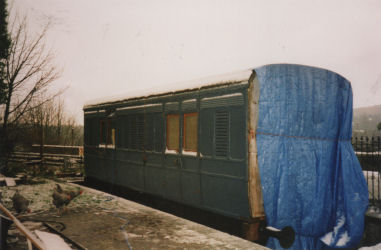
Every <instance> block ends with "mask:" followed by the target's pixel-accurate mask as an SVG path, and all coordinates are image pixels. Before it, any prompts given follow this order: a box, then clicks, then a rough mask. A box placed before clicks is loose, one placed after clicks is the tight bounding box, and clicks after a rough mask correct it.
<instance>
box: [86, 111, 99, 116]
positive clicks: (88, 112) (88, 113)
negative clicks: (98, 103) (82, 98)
mask: <svg viewBox="0 0 381 250" xmlns="http://www.w3.org/2000/svg"><path fill="white" fill-rule="evenodd" d="M96 113H98V111H97V110H95V111H86V112H85V115H90V114H96Z"/></svg>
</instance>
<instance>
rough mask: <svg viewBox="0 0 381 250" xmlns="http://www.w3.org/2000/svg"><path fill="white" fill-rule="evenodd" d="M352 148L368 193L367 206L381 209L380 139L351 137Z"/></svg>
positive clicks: (378, 137)
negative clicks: (362, 173)
mask: <svg viewBox="0 0 381 250" xmlns="http://www.w3.org/2000/svg"><path fill="white" fill-rule="evenodd" d="M352 146H353V149H354V150H355V152H356V155H357V158H358V159H359V161H360V164H361V167H362V170H363V172H364V176H365V179H366V182H367V184H368V191H369V203H370V204H369V205H370V206H376V207H379V208H380V207H381V192H380V191H381V186H380V184H381V179H380V178H381V176H380V175H381V137H380V136H377V137H365V136H361V137H353V138H352Z"/></svg>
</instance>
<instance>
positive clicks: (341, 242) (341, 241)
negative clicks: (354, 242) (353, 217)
mask: <svg viewBox="0 0 381 250" xmlns="http://www.w3.org/2000/svg"><path fill="white" fill-rule="evenodd" d="M350 239H351V238H350V237H349V236H348V232H347V231H345V232H344V233H343V234H342V235H341V237H340V239H339V240H338V241H337V244H336V245H337V246H338V247H343V246H345V245H346V244H347V243H348V242H349V240H350Z"/></svg>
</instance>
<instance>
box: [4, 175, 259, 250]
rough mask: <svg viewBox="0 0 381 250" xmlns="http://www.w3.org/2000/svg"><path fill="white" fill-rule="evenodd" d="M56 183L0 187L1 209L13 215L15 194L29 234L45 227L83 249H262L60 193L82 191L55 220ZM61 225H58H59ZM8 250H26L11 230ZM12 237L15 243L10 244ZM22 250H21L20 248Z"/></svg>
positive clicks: (107, 200) (97, 195)
mask: <svg viewBox="0 0 381 250" xmlns="http://www.w3.org/2000/svg"><path fill="white" fill-rule="evenodd" d="M55 184H56V182H54V181H51V180H44V183H40V184H34V185H18V186H17V187H11V188H9V187H1V188H0V191H1V192H2V194H3V204H4V205H5V206H6V207H7V208H9V209H10V210H11V211H13V212H14V210H13V209H12V202H11V200H10V197H12V196H13V194H14V192H15V190H16V189H17V190H19V192H20V193H21V194H22V195H23V196H24V197H26V198H27V199H29V200H30V201H31V204H30V209H31V210H32V212H31V213H29V214H25V215H22V217H20V218H21V220H23V221H24V222H23V223H24V224H25V225H26V227H28V228H29V229H30V230H32V231H33V230H46V228H45V227H44V226H43V224H42V223H40V222H36V221H37V220H44V221H55V222H50V224H51V225H56V227H57V229H59V230H62V228H63V226H62V223H63V224H64V225H65V229H63V230H62V233H64V234H65V235H66V236H68V237H70V238H71V239H73V240H75V241H77V242H78V243H80V244H81V245H83V246H85V247H86V248H88V249H129V248H130V249H199V248H201V249H266V248H265V247H263V246H260V245H257V244H254V243H252V242H249V241H246V240H243V239H241V238H238V237H235V236H232V235H229V234H226V233H223V232H220V231H217V230H214V229H211V228H208V227H206V226H203V225H200V224H197V223H194V222H191V221H188V220H185V219H182V218H179V217H176V216H173V215H170V214H167V213H164V212H161V211H158V210H154V209H152V208H149V207H146V206H143V205H140V204H137V203H135V202H131V201H128V200H126V199H123V198H120V197H116V196H113V195H110V194H107V193H103V192H100V191H97V190H94V189H90V188H87V187H82V186H78V185H75V184H61V183H60V185H61V186H62V187H63V188H65V189H77V188H81V189H83V190H84V192H83V194H82V195H80V196H78V197H77V198H75V199H74V200H73V201H72V202H71V203H70V204H69V206H68V211H67V212H66V213H64V214H62V215H61V216H58V215H57V212H56V210H55V207H54V206H53V204H52V197H51V195H52V193H53V187H54V186H55ZM59 223H61V224H59ZM9 233H10V234H11V235H13V236H12V237H8V238H9V239H8V240H9V241H10V242H14V243H12V244H9V248H10V249H27V248H26V245H25V241H24V239H23V237H22V236H21V235H19V234H18V232H17V230H16V229H15V228H13V227H11V230H10V231H9ZM16 237H17V239H16ZM24 247H25V248H24Z"/></svg>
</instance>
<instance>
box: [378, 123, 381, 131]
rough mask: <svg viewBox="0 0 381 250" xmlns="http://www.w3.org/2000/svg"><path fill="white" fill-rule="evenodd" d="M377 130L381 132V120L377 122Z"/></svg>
mask: <svg viewBox="0 0 381 250" xmlns="http://www.w3.org/2000/svg"><path fill="white" fill-rule="evenodd" d="M377 130H378V131H380V132H381V122H380V123H378V124H377Z"/></svg>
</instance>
